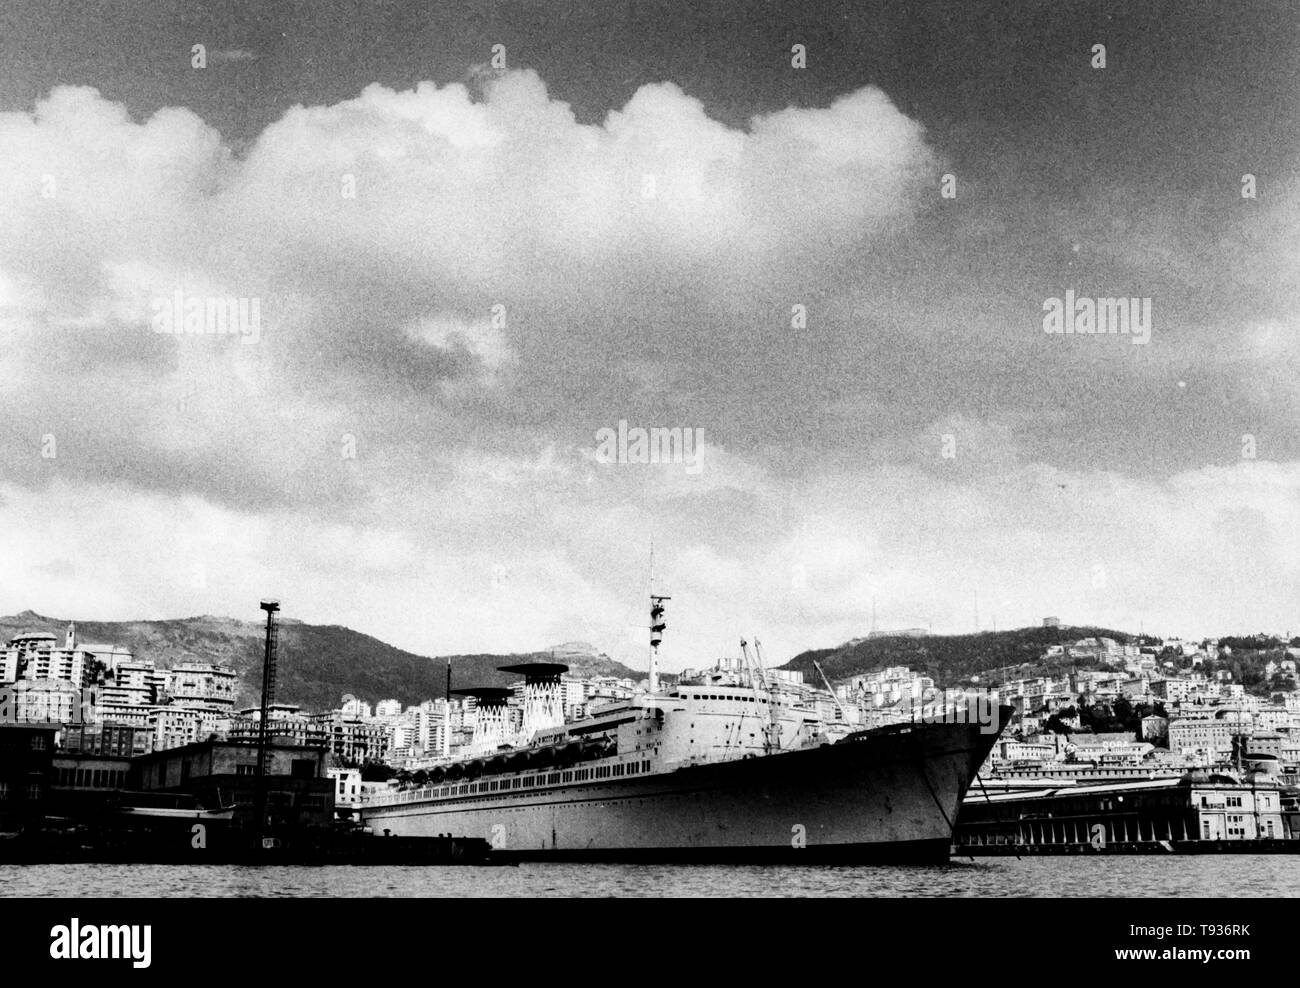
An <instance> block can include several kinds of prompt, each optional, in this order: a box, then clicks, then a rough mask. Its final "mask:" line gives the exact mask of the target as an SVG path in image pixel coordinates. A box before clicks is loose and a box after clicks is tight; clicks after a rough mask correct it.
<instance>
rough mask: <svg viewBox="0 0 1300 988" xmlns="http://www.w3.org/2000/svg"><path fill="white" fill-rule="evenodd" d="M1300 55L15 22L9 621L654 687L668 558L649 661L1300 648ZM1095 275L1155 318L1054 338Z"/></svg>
mask: <svg viewBox="0 0 1300 988" xmlns="http://www.w3.org/2000/svg"><path fill="white" fill-rule="evenodd" d="M1297 42H1300V9H1297V8H1295V6H1294V4H1292V3H1289V2H1276V3H1272V2H1258V3H1249V4H1247V3H1240V4H1238V3H1230V2H1229V3H1214V4H1209V3H1205V4H1187V3H1185V2H1161V0H1156V2H1151V3H1144V4H1140V5H1138V4H1131V3H1127V2H1115V3H1105V2H1073V3H1072V2H1062V0H1052V2H1041V3H1039V2H1024V3H1017V4H1002V3H998V4H992V3H977V2H969V0H962V2H954V3H941V2H931V3H924V2H922V3H916V2H906V3H903V2H895V3H889V2H870V0H852V2H844V3H834V2H825V3H805V4H799V5H793V4H787V3H777V2H768V3H764V2H748V3H738V2H730V3H710V2H707V0H705V2H701V3H698V4H691V5H682V4H680V3H675V2H673V3H665V2H652V0H635V2H632V0H629V2H607V0H602V2H600V3H589V4H578V3H566V2H556V0H547V2H544V3H543V2H528V3H502V2H497V3H456V4H438V3H425V2H409V3H408V2H393V3H371V2H366V3H355V4H348V3H325V2H319V0H316V2H303V3H284V4H275V5H270V4H253V3H247V4H236V3H181V2H166V0H163V2H151V3H147V4H145V3H139V4H119V3H95V2H77V3H71V2H63V0H55V2H52V3H51V2H48V0H42V2H39V3H37V2H27V0H17V2H10V3H8V4H6V5H5V6H4V8H3V10H0V229H3V231H4V235H3V236H2V237H0V527H2V528H3V531H4V532H5V534H6V538H5V548H4V551H3V554H0V560H2V561H3V565H0V612H5V613H14V612H18V611H21V610H26V609H29V608H30V609H33V610H36V611H38V612H40V613H43V614H50V615H57V616H60V617H69V618H80V619H84V620H128V619H147V618H154V619H156V618H166V617H183V616H190V615H197V614H224V615H231V616H235V617H244V618H248V619H250V620H257V619H258V615H259V613H260V612H259V611H258V609H257V603H258V601H259V599H260V598H261V597H263V596H274V597H278V598H279V599H280V600H281V601H282V605H283V613H284V614H285V615H286V616H289V617H294V618H298V619H301V620H305V621H310V622H314V623H322V624H340V625H346V626H349V627H352V628H355V629H357V630H360V631H363V632H366V633H369V634H372V635H375V636H376V637H379V638H381V639H383V640H385V641H388V642H391V643H392V644H395V645H398V646H400V647H402V648H406V649H409V650H412V651H416V652H420V653H425V654H448V653H457V652H486V651H491V652H508V651H523V650H531V649H537V648H541V647H544V646H546V645H549V644H553V643H557V642H563V641H571V640H585V641H589V642H591V643H593V644H594V645H596V646H597V647H598V648H600V649H602V650H604V651H606V652H608V653H609V654H610V655H612V656H614V657H615V658H618V659H620V660H622V661H624V662H627V663H628V664H629V665H632V666H634V667H643V666H644V665H645V662H646V658H647V651H648V634H647V630H646V625H647V623H648V614H647V601H646V597H647V594H648V593H649V591H650V588H651V586H653V587H654V589H655V590H656V591H657V592H660V593H665V594H669V595H671V597H672V601H671V602H670V603H669V605H668V632H667V635H666V637H665V641H664V647H663V652H662V659H663V664H664V666H665V667H666V668H669V669H679V668H681V667H683V666H692V665H695V666H698V665H699V664H700V663H701V662H704V661H710V660H712V659H713V658H716V657H718V656H720V655H727V654H734V653H735V652H736V650H737V642H738V640H739V638H740V637H741V636H742V635H743V636H745V637H748V638H751V639H752V638H753V637H757V638H759V639H760V640H761V641H762V642H763V646H764V651H765V653H766V655H767V657H768V659H769V661H785V660H786V659H788V658H790V657H791V656H793V655H794V654H796V653H798V652H799V651H802V650H804V649H806V648H812V647H825V646H830V645H834V644H838V643H840V642H843V641H845V640H847V639H849V638H852V637H856V636H859V635H863V634H866V633H867V631H869V630H870V629H871V628H872V627H873V626H874V627H876V628H879V629H888V628H911V627H925V628H930V629H932V630H933V631H935V632H936V633H958V632H968V631H971V630H973V629H975V628H976V627H978V628H981V629H985V630H987V629H991V628H993V627H998V628H1006V627H1015V626H1024V625H1030V624H1037V623H1038V622H1039V621H1040V620H1041V619H1042V618H1043V617H1045V616H1049V615H1051V616H1056V617H1059V618H1060V619H1061V620H1062V621H1063V622H1067V623H1075V624H1095V625H1100V626H1104V627H1111V628H1117V629H1120V630H1128V631H1134V632H1136V631H1139V630H1145V631H1147V632H1149V633H1157V634H1166V635H1188V636H1198V637H1199V636H1204V635H1213V634H1227V633H1249V632H1253V631H1259V630H1267V631H1272V632H1281V631H1286V630H1290V631H1291V632H1292V633H1295V632H1296V631H1297V630H1300V621H1296V620H1295V619H1294V615H1295V614H1296V611H1297V603H1300V594H1298V593H1297V591H1298V590H1300V579H1298V578H1300V436H1298V435H1297V430H1296V423H1297V421H1300V374H1298V373H1297V372H1298V371H1300V336H1298V335H1297V333H1298V331H1300V307H1298V306H1300V302H1298V300H1300V291H1298V289H1300V264H1297V261H1300V208H1298V207H1300V169H1298V167H1297V162H1300V156H1298V154H1297V152H1298V151H1300V126H1298V123H1300V121H1298V120H1297V104H1298V102H1300V99H1298V97H1300V86H1298V85H1297V83H1300V44H1298V43H1297ZM196 45H202V46H203V48H202V50H201V57H199V55H198V54H196V51H195V48H194V46H196ZM1098 45H1100V46H1103V49H1101V50H1099V49H1098V48H1097V47H1096V46H1098ZM796 46H802V47H798V48H797V47H796ZM1102 57H1104V64H1100V63H1099V58H1102ZM199 63H201V64H199ZM1067 292H1068V293H1070V294H1069V295H1067ZM1078 298H1086V299H1090V300H1091V299H1102V298H1124V299H1129V298H1132V299H1136V300H1147V299H1149V300H1150V303H1149V305H1150V322H1149V326H1150V332H1149V338H1147V339H1145V340H1144V341H1143V342H1137V341H1138V340H1139V339H1140V337H1139V335H1136V334H1133V333H1111V334H1086V333H1071V334H1064V333H1050V332H1046V331H1045V312H1047V311H1048V310H1049V309H1050V306H1051V305H1052V304H1053V300H1060V304H1066V300H1069V304H1077V303H1075V302H1074V300H1076V299H1078ZM224 299H231V300H235V303H236V309H237V307H238V304H239V303H240V302H242V304H243V306H244V312H245V319H246V320H247V321H246V322H245V323H244V324H243V325H242V329H241V331H240V332H225V333H219V332H217V333H214V332H207V333H194V332H168V331H163V330H166V329H171V328H177V327H178V326H179V327H181V328H183V323H184V320H183V319H177V320H175V322H174V323H173V322H172V321H171V320H170V318H169V316H168V315H167V314H168V313H170V312H171V311H172V310H173V309H174V308H177V307H179V308H178V309H177V311H178V312H181V313H184V312H186V311H188V309H187V305H189V306H190V307H192V306H193V305H195V304H196V305H197V308H198V312H199V322H198V323H197V324H194V323H192V324H191V328H194V327H195V326H196V325H197V328H199V329H203V328H213V326H214V324H213V323H211V322H204V321H203V320H204V313H205V312H206V311H207V310H206V307H207V304H208V300H214V302H215V301H219V300H224ZM196 300H197V301H196ZM214 311H215V310H214ZM1140 312H1141V306H1140V305H1139V306H1137V308H1136V309H1135V315H1136V314H1137V313H1140ZM226 328H230V327H226ZM620 423H623V424H624V425H623V428H624V431H625V433H626V434H628V435H629V437H630V438H631V439H633V440H634V439H635V430H637V429H651V428H662V429H676V430H681V432H680V435H681V436H682V437H683V440H684V441H685V440H690V442H689V443H688V444H686V449H687V452H688V453H689V455H683V456H680V457H666V459H670V460H672V459H676V460H677V462H658V463H643V462H636V460H637V449H636V446H635V442H629V443H628V444H625V445H624V447H623V448H621V449H620V448H619V444H618V443H617V441H615V442H612V443H611V442H603V441H602V437H608V436H611V435H615V436H616V435H617V433H618V430H619V427H620ZM628 430H632V431H631V432H628ZM681 448H682V447H678V449H679V450H680V449H681ZM611 450H613V453H612V455H611ZM611 460H612V462H611ZM873 614H874V618H873ZM873 620H874V625H873Z"/></svg>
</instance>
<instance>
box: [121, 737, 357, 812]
mask: <svg viewBox="0 0 1300 988" xmlns="http://www.w3.org/2000/svg"><path fill="white" fill-rule="evenodd" d="M325 761H326V752H325V750H324V748H323V747H307V746H303V745H284V744H270V745H268V746H267V749H266V774H265V780H266V787H267V793H266V805H267V809H268V813H269V815H270V817H271V820H272V822H273V823H274V824H277V825H279V824H296V825H307V826H327V825H328V824H329V823H330V821H331V820H332V819H333V817H334V782H333V780H332V779H330V778H328V777H327V775H326V773H325V768H326V765H325ZM257 765H258V748H257V745H255V744H241V743H235V742H230V741H200V742H198V743H196V744H190V745H186V746H184V747H181V748H171V749H168V750H165V751H156V752H152V753H150V754H148V755H144V756H142V757H140V758H138V759H136V760H135V763H134V766H135V770H136V772H137V773H138V779H139V786H140V788H141V790H143V791H145V792H166V793H177V794H184V795H188V796H192V797H194V798H196V799H197V800H198V801H199V802H200V804H201V805H203V806H205V807H208V808H216V807H228V806H231V805H234V806H235V808H236V809H235V819H236V820H251V819H252V818H253V817H255V815H256V814H255V811H254V806H255V804H256V792H255V789H256V785H255V783H256V777H257Z"/></svg>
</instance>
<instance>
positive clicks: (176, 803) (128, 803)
mask: <svg viewBox="0 0 1300 988" xmlns="http://www.w3.org/2000/svg"><path fill="white" fill-rule="evenodd" d="M115 809H116V812H117V813H118V814H119V815H121V816H126V817H130V818H132V819H142V818H143V819H155V820H168V819H170V820H230V819H233V817H234V815H235V807H234V806H217V807H216V808H214V809H205V808H204V807H202V806H200V805H199V803H198V800H197V799H195V798H194V797H193V796H189V795H183V794H181V793H157V792H149V793H135V792H124V793H122V794H121V799H120V801H119V802H118V804H117V806H116V807H115Z"/></svg>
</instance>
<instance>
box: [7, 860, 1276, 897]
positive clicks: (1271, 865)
mask: <svg viewBox="0 0 1300 988" xmlns="http://www.w3.org/2000/svg"><path fill="white" fill-rule="evenodd" d="M0 896H4V897H47V896H48V897H84V898H96V897H121V896H127V897H142V898H169V897H177V898H209V897H236V896H255V897H275V896H289V897H294V898H314V897H333V896H359V897H371V896H379V897H399V898H411V897H440V896H456V897H478V896H493V897H495V896H505V897H519V896H526V897H571V896H579V897H583V898H591V897H607V896H686V897H714V896H767V897H773V896H776V897H780V896H815V897H818V898H825V897H849V896H862V897H892V896H907V897H912V896H922V897H925V896H939V897H943V898H952V897H963V896H971V897H978V898H989V897H997V896H1032V897H1043V898H1059V897H1068V896H1122V897H1138V898H1143V897H1151V898H1168V897H1176V896H1182V897H1189V896H1204V897H1212V898H1216V899H1222V898H1231V897H1238V896H1252V897H1253V896H1261V897H1296V896H1300V855H1187V856H1181V855H1180V856H1173V857H1152V856H1146V855H1139V856H1126V855H1116V856H1105V857H1101V856H1098V857H1049V858H1024V859H1021V860H1017V859H1015V858H981V859H977V860H974V861H972V860H969V859H960V860H954V861H953V862H952V863H951V864H948V865H944V866H932V867H922V866H917V867H887V866H879V867H842V868H841V867H760V866H755V867H743V866H734V865H718V866H708V865H692V866H668V865H665V866H655V865H574V864H523V865H519V866H517V867H495V868H476V867H408V868H399V867H391V868H390V867H349V866H345V865H340V866H325V867H275V866H267V867H248V866H218V865H209V866H191V865H185V866H177V865H84V864H77V865H22V866H3V867H0Z"/></svg>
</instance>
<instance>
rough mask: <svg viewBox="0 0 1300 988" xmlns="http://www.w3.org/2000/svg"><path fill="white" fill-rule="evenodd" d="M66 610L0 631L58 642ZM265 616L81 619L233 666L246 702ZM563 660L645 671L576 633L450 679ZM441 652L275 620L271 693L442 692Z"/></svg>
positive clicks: (492, 680) (84, 626)
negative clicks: (43, 635) (574, 638)
mask: <svg viewBox="0 0 1300 988" xmlns="http://www.w3.org/2000/svg"><path fill="white" fill-rule="evenodd" d="M67 627H68V621H67V619H66V618H51V617H44V616H42V615H39V614H35V613H33V612H32V611H24V612H23V613H21V614H18V615H14V616H12V617H0V636H3V639H2V640H5V641H7V640H8V639H10V638H12V637H14V636H15V635H17V634H20V633H22V632H27V631H36V632H48V633H50V634H53V635H56V636H57V637H58V640H59V643H60V644H62V643H63V636H64V633H65V632H66V630H67ZM264 634H265V625H264V624H262V623H260V622H257V621H238V620H235V619H234V618H226V617H213V616H211V615H204V616H203V617H193V618H178V619H172V620H166V621H108V622H105V621H78V622H77V639H78V642H79V643H81V644H83V645H92V644H99V645H122V646H124V647H126V648H128V649H130V650H132V651H133V652H135V654H136V656H137V657H139V658H149V659H153V660H154V662H155V663H156V664H157V665H158V666H159V667H160V668H165V669H166V668H171V667H172V666H174V665H176V664H177V663H179V662H185V661H194V662H219V663H221V664H222V665H228V666H231V667H233V668H234V669H235V671H236V672H238V673H239V677H240V693H239V701H238V702H239V704H240V705H241V706H252V705H254V704H255V703H256V702H257V697H258V695H259V691H260V689H261V668H262V666H261V663H262V641H263V636H264ZM552 655H554V656H555V660H556V661H560V662H565V663H567V664H568V665H569V666H570V667H571V668H572V670H573V672H574V673H575V674H576V675H580V676H618V677H628V678H631V679H633V680H636V679H640V678H643V676H644V673H642V672H639V671H637V670H633V669H629V668H627V667H626V666H624V665H622V664H621V663H619V662H615V661H614V660H613V659H610V658H609V657H608V656H606V655H604V654H602V653H600V652H598V651H597V650H596V649H595V648H593V647H592V646H590V645H587V644H586V643H583V642H568V643H565V644H563V645H557V646H555V649H554V652H552V650H550V649H547V650H543V651H538V652H530V653H523V654H510V655H490V654H482V655H453V656H451V660H452V689H459V688H461V687H465V686H505V685H507V684H509V683H512V682H517V681H518V679H519V677H518V676H512V675H509V674H507V673H501V672H497V666H499V665H510V664H512V663H519V662H532V661H543V660H545V661H551V657H552ZM446 661H447V657H446V656H438V657H433V658H430V657H428V656H423V655H415V654H413V653H411V652H404V651H402V650H401V649H399V648H394V647H393V646H391V645H387V644H385V643H384V642H381V641H379V640H378V639H376V638H372V637H370V636H369V635H363V634H361V633H360V632H357V631H352V630H351V629H349V628H343V627H339V626H337V625H312V624H304V623H303V622H301V621H295V620H292V619H289V618H285V619H283V620H282V621H281V622H280V659H279V663H278V667H277V682H278V685H277V689H276V699H277V700H279V701H280V702H283V703H297V704H301V705H302V706H303V707H304V708H305V709H308V710H328V709H331V708H333V707H336V706H338V704H339V700H340V698H341V697H342V696H343V694H345V693H351V694H353V695H354V696H358V697H360V698H362V699H364V700H367V701H370V702H372V703H373V702H374V701H376V700H382V699H387V698H389V697H395V698H396V699H398V700H401V701H402V703H403V704H412V703H419V702H420V701H422V700H427V699H433V698H436V697H440V696H442V695H443V694H444V692H445V681H446Z"/></svg>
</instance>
